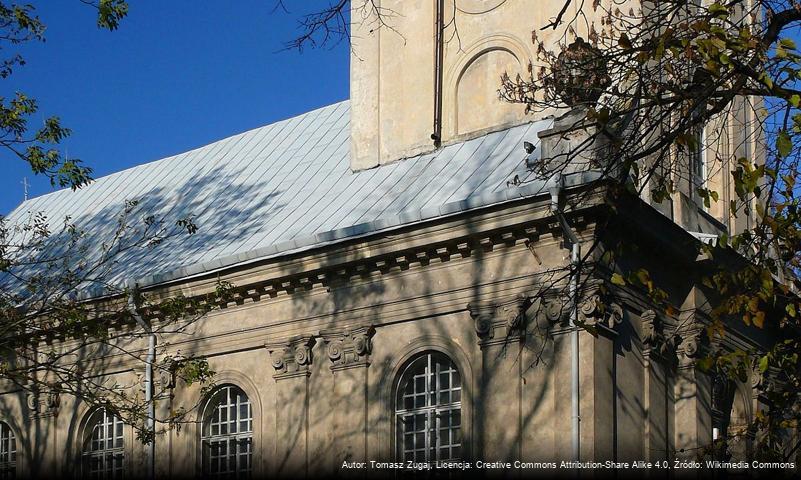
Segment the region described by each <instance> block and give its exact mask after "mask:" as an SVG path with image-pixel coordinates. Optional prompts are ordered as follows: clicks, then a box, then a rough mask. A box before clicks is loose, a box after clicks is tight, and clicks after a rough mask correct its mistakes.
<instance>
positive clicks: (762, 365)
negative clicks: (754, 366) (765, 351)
mask: <svg viewBox="0 0 801 480" xmlns="http://www.w3.org/2000/svg"><path fill="white" fill-rule="evenodd" d="M768 362H769V359H768V356H767V355H765V356H763V357H762V358H760V359H759V371H760V372H762V373H765V372H766V371H768Z"/></svg>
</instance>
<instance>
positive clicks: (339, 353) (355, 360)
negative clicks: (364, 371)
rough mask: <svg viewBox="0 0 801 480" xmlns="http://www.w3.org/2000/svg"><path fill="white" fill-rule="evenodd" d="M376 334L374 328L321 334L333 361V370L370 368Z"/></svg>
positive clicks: (365, 327) (340, 330) (358, 328)
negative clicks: (373, 339) (373, 340)
mask: <svg viewBox="0 0 801 480" xmlns="http://www.w3.org/2000/svg"><path fill="white" fill-rule="evenodd" d="M374 334H375V329H374V328H373V327H372V326H361V327H354V328H350V327H349V328H345V329H339V330H331V331H326V332H320V335H321V336H322V337H323V340H324V341H325V344H326V352H327V353H328V358H329V360H331V370H335V371H336V370H342V369H346V368H354V367H367V366H369V365H370V352H371V351H372V348H373V344H372V338H373V335H374Z"/></svg>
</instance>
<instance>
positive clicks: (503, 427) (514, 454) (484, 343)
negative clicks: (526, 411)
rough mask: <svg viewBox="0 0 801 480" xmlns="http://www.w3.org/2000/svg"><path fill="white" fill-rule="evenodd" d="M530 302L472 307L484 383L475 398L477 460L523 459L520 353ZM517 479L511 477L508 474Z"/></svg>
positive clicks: (513, 301) (522, 300) (518, 300)
mask: <svg viewBox="0 0 801 480" xmlns="http://www.w3.org/2000/svg"><path fill="white" fill-rule="evenodd" d="M527 303H528V299H526V298H524V297H519V298H516V299H514V300H512V301H509V302H504V303H487V304H476V303H471V304H470V305H468V307H467V308H468V310H469V311H470V315H471V317H472V318H473V321H474V322H475V329H476V334H477V335H478V338H479V342H478V343H479V345H480V347H481V358H482V362H481V383H480V387H479V389H478V395H477V398H476V402H475V405H476V409H477V415H476V418H477V425H476V427H477V428H475V430H474V431H475V432H476V433H477V434H478V435H479V438H478V451H479V458H483V459H492V460H494V461H497V460H503V461H514V460H519V459H520V458H521V450H520V449H521V442H520V438H521V424H520V422H521V415H520V413H521V408H522V404H521V399H522V380H521V379H522V364H521V361H520V360H521V353H522V350H521V349H522V345H523V340H524V339H525V324H526V319H525V314H524V312H525V306H526V304H527ZM510 474H512V475H513V473H511V472H510Z"/></svg>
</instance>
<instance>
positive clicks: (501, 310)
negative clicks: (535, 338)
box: [467, 296, 528, 347]
mask: <svg viewBox="0 0 801 480" xmlns="http://www.w3.org/2000/svg"><path fill="white" fill-rule="evenodd" d="M527 304H528V299H527V298H526V297H524V296H520V297H517V298H515V299H514V300H513V301H510V302H503V303H487V304H477V303H470V304H468V305H467V310H468V311H469V312H470V317H472V319H473V323H474V326H475V329H476V334H477V335H478V338H479V344H480V345H481V346H482V347H483V346H486V345H493V344H503V343H507V342H512V341H517V340H520V339H521V338H523V337H524V336H525V333H526V321H525V320H526V318H525V317H526V315H525V307H526V305H527Z"/></svg>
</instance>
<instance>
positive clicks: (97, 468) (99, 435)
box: [81, 408, 125, 478]
mask: <svg viewBox="0 0 801 480" xmlns="http://www.w3.org/2000/svg"><path fill="white" fill-rule="evenodd" d="M124 431H125V429H124V425H123V423H122V419H121V418H120V417H119V415H117V414H115V413H114V412H113V411H111V410H109V409H108V408H99V409H97V410H96V411H95V412H94V413H92V415H91V416H90V417H89V421H88V422H87V423H86V429H85V430H84V432H85V433H84V440H83V448H82V452H81V457H82V458H81V463H82V465H83V474H84V476H85V477H87V478H122V477H123V474H124V471H125V440H124Z"/></svg>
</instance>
